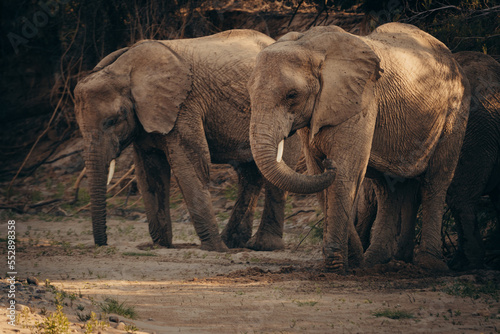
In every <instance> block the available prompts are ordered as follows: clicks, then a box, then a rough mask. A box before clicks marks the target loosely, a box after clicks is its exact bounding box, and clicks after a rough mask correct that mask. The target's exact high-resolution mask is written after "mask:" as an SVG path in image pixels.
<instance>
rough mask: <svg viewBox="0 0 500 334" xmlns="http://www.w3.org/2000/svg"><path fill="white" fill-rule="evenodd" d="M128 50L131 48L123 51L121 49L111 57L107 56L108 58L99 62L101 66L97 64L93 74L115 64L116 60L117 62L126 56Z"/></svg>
mask: <svg viewBox="0 0 500 334" xmlns="http://www.w3.org/2000/svg"><path fill="white" fill-rule="evenodd" d="M128 49H129V48H128V47H126V48H123V49H120V50H116V51H115V52H111V53H110V54H109V55H107V56H106V57H104V58H103V59H102V60H101V61H100V62H99V64H97V65H96V66H95V67H94V69H93V70H92V72H97V71H100V70H102V69H103V68H105V67H107V66H108V65H111V64H113V63H114V62H115V60H117V59H118V58H119V57H120V56H121V55H122V54H124V53H125V52H127V50H128Z"/></svg>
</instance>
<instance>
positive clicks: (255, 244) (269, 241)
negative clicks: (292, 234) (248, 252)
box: [245, 233, 285, 251]
mask: <svg viewBox="0 0 500 334" xmlns="http://www.w3.org/2000/svg"><path fill="white" fill-rule="evenodd" d="M245 247H246V248H249V249H252V250H255V251H275V250H282V249H285V243H284V242H283V238H282V237H280V236H277V235H273V234H263V233H256V234H255V235H254V236H253V237H252V238H251V239H250V240H249V241H248V242H247V244H246V246H245Z"/></svg>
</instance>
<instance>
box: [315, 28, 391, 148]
mask: <svg viewBox="0 0 500 334" xmlns="http://www.w3.org/2000/svg"><path fill="white" fill-rule="evenodd" d="M313 43H314V44H315V45H321V48H322V50H321V51H323V52H324V60H323V62H322V64H321V68H320V73H321V74H320V76H321V78H320V80H321V92H320V94H319V96H318V99H317V101H316V106H315V110H314V112H313V115H312V118H311V137H310V138H311V140H312V138H313V137H314V135H316V134H317V133H318V131H319V130H320V129H321V128H322V127H325V126H336V125H338V124H341V123H343V122H345V121H346V120H348V119H349V118H351V117H353V116H355V115H357V114H359V113H361V112H362V111H363V108H364V107H365V106H366V105H365V103H366V102H368V101H364V98H365V99H366V96H367V95H368V94H369V91H371V89H372V88H373V84H374V82H375V81H376V80H378V78H380V72H381V71H382V70H381V69H380V59H379V58H378V56H377V55H376V54H375V53H374V52H373V50H372V49H371V48H370V46H369V45H368V44H366V43H365V42H364V41H363V40H362V39H361V38H359V37H357V36H354V35H351V34H349V33H346V32H341V31H335V32H330V33H325V34H320V35H319V36H318V35H316V36H315V40H314V41H313ZM318 43H319V44H318ZM382 72H383V71H382ZM372 98H373V96H372Z"/></svg>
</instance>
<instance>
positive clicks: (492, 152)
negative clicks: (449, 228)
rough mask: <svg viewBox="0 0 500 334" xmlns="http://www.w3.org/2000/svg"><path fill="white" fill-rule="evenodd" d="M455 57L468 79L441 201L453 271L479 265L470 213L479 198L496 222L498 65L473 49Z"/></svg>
mask: <svg viewBox="0 0 500 334" xmlns="http://www.w3.org/2000/svg"><path fill="white" fill-rule="evenodd" d="M454 56H455V59H456V60H457V62H458V63H459V64H460V66H461V67H462V68H463V69H464V72H465V74H466V75H467V78H468V79H469V82H470V86H471V92H472V99H471V106H470V115H469V122H468V124H467V131H466V133H465V139H464V144H463V146H462V151H461V153H460V160H459V161H458V165H457V169H456V171H455V176H454V178H453V182H452V183H451V185H450V188H449V189H448V196H447V199H446V202H447V204H448V206H449V207H450V210H451V212H452V214H453V217H454V218H455V222H456V228H457V232H458V252H457V254H456V256H455V258H454V259H453V260H452V261H451V263H449V265H450V267H451V268H453V269H467V268H471V267H473V268H481V267H483V264H484V247H483V244H482V237H481V234H480V231H479V226H478V222H477V217H476V208H477V205H478V203H479V200H480V198H481V196H484V195H489V198H490V200H491V202H492V203H493V205H494V207H495V210H496V213H497V221H498V222H500V64H499V63H498V62H497V61H495V59H493V58H491V57H490V56H487V55H485V54H483V53H479V52H459V53H456V54H455V55H454Z"/></svg>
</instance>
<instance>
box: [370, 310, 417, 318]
mask: <svg viewBox="0 0 500 334" xmlns="http://www.w3.org/2000/svg"><path fill="white" fill-rule="evenodd" d="M373 315H374V316H376V317H377V318H379V317H386V318H389V319H412V318H414V315H413V314H412V313H411V312H408V311H405V310H393V309H385V310H380V311H376V312H373Z"/></svg>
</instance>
